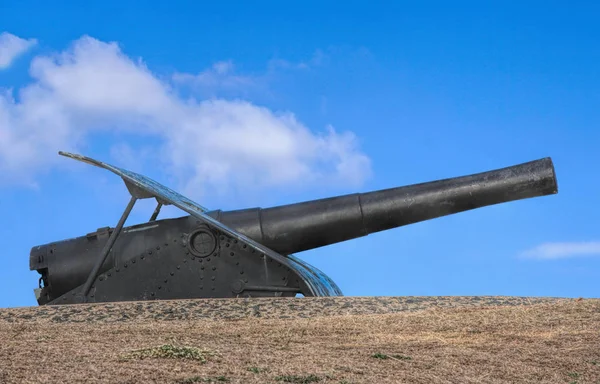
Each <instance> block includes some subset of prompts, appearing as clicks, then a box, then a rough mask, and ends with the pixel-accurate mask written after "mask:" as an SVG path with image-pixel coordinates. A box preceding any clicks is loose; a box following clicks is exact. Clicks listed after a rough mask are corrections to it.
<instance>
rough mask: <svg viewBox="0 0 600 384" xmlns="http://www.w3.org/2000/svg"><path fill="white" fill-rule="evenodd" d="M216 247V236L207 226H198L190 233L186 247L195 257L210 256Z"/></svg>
mask: <svg viewBox="0 0 600 384" xmlns="http://www.w3.org/2000/svg"><path fill="white" fill-rule="evenodd" d="M216 248H217V238H216V237H215V235H214V234H213V233H212V231H211V230H210V229H208V228H200V229H197V230H195V231H194V232H192V233H191V234H190V237H189V241H188V249H189V250H190V252H191V253H192V254H193V255H194V256H197V257H207V256H210V255H211V254H212V253H213V252H214V251H215V249H216Z"/></svg>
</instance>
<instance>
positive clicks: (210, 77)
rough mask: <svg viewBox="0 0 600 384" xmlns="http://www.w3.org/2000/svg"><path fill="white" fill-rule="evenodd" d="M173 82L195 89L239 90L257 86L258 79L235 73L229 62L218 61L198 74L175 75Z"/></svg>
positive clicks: (231, 63)
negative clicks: (188, 85)
mask: <svg viewBox="0 0 600 384" xmlns="http://www.w3.org/2000/svg"><path fill="white" fill-rule="evenodd" d="M173 81H175V82H176V83H179V84H190V85H192V86H195V87H200V88H208V89H210V90H215V89H234V90H237V89H240V88H246V87H249V86H254V85H256V84H257V81H258V79H255V78H253V77H252V76H244V75H239V74H236V73H235V66H234V65H233V62H232V61H231V60H227V61H219V62H216V63H215V64H213V66H212V67H211V68H209V69H206V70H204V71H202V72H200V73H198V74H195V75H194V74H190V73H175V74H174V75H173Z"/></svg>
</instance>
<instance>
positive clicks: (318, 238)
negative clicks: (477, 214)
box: [209, 158, 558, 254]
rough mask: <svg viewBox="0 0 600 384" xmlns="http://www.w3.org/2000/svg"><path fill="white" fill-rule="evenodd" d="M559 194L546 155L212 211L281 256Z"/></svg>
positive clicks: (224, 221) (222, 220)
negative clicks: (433, 177)
mask: <svg viewBox="0 0 600 384" xmlns="http://www.w3.org/2000/svg"><path fill="white" fill-rule="evenodd" d="M557 192H558V185H557V181H556V176H555V172H554V166H553V163H552V160H551V159H550V158H543V159H540V160H536V161H531V162H527V163H523V164H518V165H515V166H511V167H506V168H501V169H497V170H493V171H488V172H483V173H477V174H473V175H469V176H462V177H456V178H449V179H443V180H437V181H432V182H427V183H421V184H414V185H409V186H403V187H397V188H391V189H384V190H379V191H374V192H368V193H356V194H351V195H344V196H338V197H332V198H326V199H320V200H313V201H307V202H302V203H297V204H290V205H283V206H278V207H272V208H266V209H261V208H252V209H243V210H236V211H213V212H210V213H209V214H210V215H211V216H213V217H214V218H215V219H217V220H219V221H221V222H223V223H224V224H227V225H229V226H231V227H232V228H235V229H236V230H237V231H239V232H241V233H243V234H245V235H247V236H249V237H251V238H253V239H254V240H256V241H258V242H260V243H262V244H264V245H266V246H267V247H270V248H271V249H273V250H275V251H277V252H279V253H281V254H291V253H296V252H301V251H306V250H309V249H314V248H318V247H322V246H326V245H330V244H334V243H339V242H342V241H346V240H350V239H354V238H357V237H362V236H366V235H368V234H370V233H374V232H379V231H384V230H387V229H391V228H396V227H401V226H404V225H407V224H412V223H417V222H420V221H425V220H429V219H433V218H436V217H441V216H446V215H450V214H454V213H459V212H463V211H467V210H471V209H475V208H481V207H484V206H488V205H493V204H499V203H505V202H509V201H514V200H521V199H527V198H531V197H537V196H544V195H551V194H555V193H557Z"/></svg>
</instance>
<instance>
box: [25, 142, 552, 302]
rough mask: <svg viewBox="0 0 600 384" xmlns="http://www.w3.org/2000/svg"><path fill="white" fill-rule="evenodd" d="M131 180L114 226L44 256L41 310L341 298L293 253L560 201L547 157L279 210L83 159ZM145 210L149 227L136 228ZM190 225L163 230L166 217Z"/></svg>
mask: <svg viewBox="0 0 600 384" xmlns="http://www.w3.org/2000/svg"><path fill="white" fill-rule="evenodd" d="M59 154H60V155H62V156H65V157H68V158H72V159H75V160H79V161H82V162H85V163H88V164H91V165H94V166H97V167H100V168H103V169H105V170H108V171H110V172H113V173H114V174H116V175H118V176H119V177H121V178H122V179H123V181H124V183H125V186H126V188H127V189H128V191H129V193H130V195H131V198H130V200H129V203H128V205H127V207H126V209H125V211H124V212H123V215H122V216H121V218H120V219H119V221H118V223H117V224H116V226H115V227H103V228H99V229H98V230H96V231H94V232H91V233H88V234H86V235H85V236H80V237H76V238H71V239H67V240H62V241H57V242H53V243H49V244H45V245H40V246H35V247H33V248H32V249H31V252H30V270H32V271H33V270H35V271H37V272H38V273H39V275H40V277H39V286H38V288H35V289H34V291H35V295H36V300H37V302H38V304H39V305H60V304H79V303H93V302H111V301H143V300H167V299H190V298H235V297H296V296H299V295H301V296H341V295H342V292H341V290H340V289H339V287H338V286H337V285H336V284H335V282H333V281H332V280H331V279H330V278H329V277H328V276H327V275H326V274H325V273H323V272H322V271H320V270H319V269H318V268H316V267H314V266H312V265H310V264H308V263H307V262H305V261H303V260H302V259H300V258H298V257H296V256H295V255H294V253H298V252H302V251H306V250H310V249H315V248H318V247H322V246H326V245H330V244H335V243H339V242H343V241H348V240H351V239H355V238H358V237H362V236H367V235H369V234H372V233H376V232H380V231H385V230H389V229H393V228H397V227H401V226H404V225H409V224H412V223H417V222H421V221H424V220H430V219H433V218H437V217H442V216H446V215H451V214H456V213H459V212H464V211H468V210H472V209H476V208H481V207H485V206H489V205H494V204H499V203H505V202H509V201H515V200H522V199H527V198H532V197H540V196H545V195H551V194H556V193H558V185H557V181H556V175H555V170H554V165H553V163H552V160H551V159H550V158H543V159H539V160H535V161H531V162H527V163H522V164H518V165H514V166H510V167H506V168H502V169H496V170H492V171H487V172H483V173H478V174H472V175H468V176H461V177H456V178H448V179H443V180H437V181H431V182H426V183H420V184H414V185H408V186H402V187H396V188H391V189H384V190H379V191H373V192H368V193H355V194H350V195H343V196H336V197H330V198H325V199H319V200H313V201H306V202H301V203H295V204H290V205H282V206H277V207H271V208H251V209H241V210H234V211H221V210H212V211H209V210H208V209H207V208H204V207H202V206H201V205H199V204H197V203H196V202H193V201H192V200H190V199H188V198H186V197H185V196H182V195H180V194H179V193H177V192H175V191H173V190H172V189H170V188H168V187H165V186H163V185H161V184H159V183H158V182H156V181H154V180H152V179H150V178H148V177H146V176H143V175H140V174H137V173H135V172H131V171H128V170H125V169H122V168H119V167H116V166H113V165H110V164H107V163H104V162H101V161H98V160H94V159H92V158H89V157H85V156H82V155H77V154H72V153H66V152H59ZM139 199H155V200H156V204H157V205H156V209H155V210H154V212H153V213H152V214H151V216H150V219H149V221H148V222H145V223H142V224H137V225H133V226H128V227H125V226H124V225H125V221H126V220H127V217H128V215H129V213H130V212H131V210H132V208H133V206H134V204H135V203H136V201H138V200H139ZM165 205H173V206H175V207H177V208H179V209H181V210H182V211H184V212H185V213H187V215H185V216H182V217H178V218H171V219H161V220H158V219H157V218H158V215H159V214H160V210H161V207H163V206H165Z"/></svg>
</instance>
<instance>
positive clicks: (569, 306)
mask: <svg viewBox="0 0 600 384" xmlns="http://www.w3.org/2000/svg"><path fill="white" fill-rule="evenodd" d="M0 340H2V343H1V344H0V382H6V383H42V382H43V383H55V382H61V383H75V382H111V383H151V382H152V383H153V382H156V383H177V382H180V383H193V382H199V383H203V382H214V383H221V382H223V383H225V382H228V383H285V382H293V383H312V382H317V383H337V384H341V383H534V382H535V383H577V384H582V383H594V384H600V300H581V301H563V302H557V303H551V304H536V305H531V306H517V307H514V306H513V307H498V308H457V309H431V310H425V311H420V312H414V313H397V314H389V315H362V316H339V317H321V318H312V319H290V320H281V319H277V320H275V319H241V320H206V319H205V320H195V321H181V320H175V321H154V322H153V321H149V322H144V323H141V322H121V323H77V324H72V323H53V322H47V321H46V322H35V321H33V322H24V323H18V322H17V323H8V322H0ZM194 356H196V357H198V356H200V357H199V358H194ZM286 380H288V381H286Z"/></svg>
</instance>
